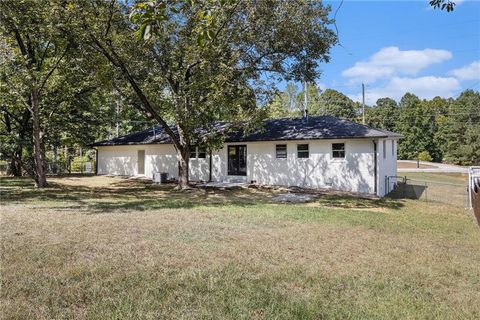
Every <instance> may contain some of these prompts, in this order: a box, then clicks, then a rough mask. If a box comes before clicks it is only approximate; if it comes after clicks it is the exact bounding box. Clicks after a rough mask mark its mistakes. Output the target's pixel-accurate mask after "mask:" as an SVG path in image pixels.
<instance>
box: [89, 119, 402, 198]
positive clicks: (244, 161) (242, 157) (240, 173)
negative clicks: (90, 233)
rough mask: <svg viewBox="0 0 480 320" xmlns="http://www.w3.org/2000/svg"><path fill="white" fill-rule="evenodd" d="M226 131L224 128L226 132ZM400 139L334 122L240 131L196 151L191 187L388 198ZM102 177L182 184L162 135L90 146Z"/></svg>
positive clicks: (155, 131)
mask: <svg viewBox="0 0 480 320" xmlns="http://www.w3.org/2000/svg"><path fill="white" fill-rule="evenodd" d="M222 125H223V124H219V126H222ZM401 137H402V136H401V135H399V134H397V133H393V132H389V131H385V130H379V129H373V128H370V127H367V126H364V125H361V124H358V123H354V122H350V121H346V120H342V119H339V118H335V117H332V116H320V117H309V118H308V119H307V118H285V119H276V120H267V121H265V122H264V128H263V129H262V130H260V131H258V132H254V133H251V134H244V133H243V130H241V129H240V130H236V131H233V132H231V133H229V134H228V135H227V136H226V139H225V143H224V145H223V147H222V148H221V149H220V150H215V151H212V152H211V153H209V152H207V150H203V149H200V148H198V147H196V148H194V150H192V152H191V155H190V180H192V181H195V180H197V181H229V182H253V183H257V184H262V185H282V186H300V187H306V188H331V189H334V190H342V191H351V192H357V193H364V194H376V195H378V196H384V195H385V193H386V190H387V186H386V183H387V178H386V177H388V176H395V175H396V174H397V140H398V139H400V138H401ZM92 146H94V147H96V149H97V174H108V175H123V176H135V175H145V176H149V177H151V176H152V174H153V173H154V172H162V173H168V175H169V177H170V178H177V177H178V161H177V155H176V152H175V148H174V146H173V144H172V142H171V140H170V138H169V136H168V135H167V134H166V133H165V132H164V130H163V129H162V128H161V127H156V128H151V129H148V130H144V131H140V132H137V133H133V134H129V135H125V136H122V137H118V138H115V139H112V140H106V141H99V142H95V143H93V144H92Z"/></svg>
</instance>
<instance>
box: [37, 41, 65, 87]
mask: <svg viewBox="0 0 480 320" xmlns="http://www.w3.org/2000/svg"><path fill="white" fill-rule="evenodd" d="M69 49H70V45H68V44H67V47H66V48H65V50H64V51H63V53H62V55H61V56H60V58H58V60H57V61H56V62H55V64H54V65H53V68H52V69H51V70H50V72H49V73H48V74H47V76H46V77H45V79H43V81H42V84H41V85H40V88H39V89H38V93H39V94H40V93H41V92H42V89H43V87H44V86H45V84H46V83H47V81H48V79H49V78H50V76H51V75H52V74H53V72H54V71H55V70H56V69H57V68H58V65H59V64H60V61H62V59H63V57H65V55H66V54H67V52H68V50H69Z"/></svg>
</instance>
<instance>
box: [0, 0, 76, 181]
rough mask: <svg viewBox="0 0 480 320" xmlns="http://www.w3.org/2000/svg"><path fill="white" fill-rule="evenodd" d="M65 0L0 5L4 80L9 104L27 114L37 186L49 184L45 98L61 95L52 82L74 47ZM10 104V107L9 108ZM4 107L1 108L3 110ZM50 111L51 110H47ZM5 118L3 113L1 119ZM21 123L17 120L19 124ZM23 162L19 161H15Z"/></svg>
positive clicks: (8, 2)
mask: <svg viewBox="0 0 480 320" xmlns="http://www.w3.org/2000/svg"><path fill="white" fill-rule="evenodd" d="M66 7H67V4H66V2H64V1H51V2H49V3H48V4H46V3H44V2H43V1H33V0H30V1H17V0H16V1H13V0H5V1H2V4H1V10H0V18H1V24H0V32H1V37H2V38H1V39H2V46H3V49H4V50H2V53H3V54H7V55H8V56H7V57H5V56H4V57H2V59H1V62H2V70H1V71H0V72H1V77H2V82H3V83H4V85H5V86H6V87H7V94H8V95H9V96H14V97H15V98H11V97H10V98H9V99H8V101H9V102H12V103H14V104H16V105H17V107H16V108H18V105H19V104H20V105H22V107H23V108H24V109H25V110H28V113H29V115H30V119H28V122H30V123H31V128H32V130H31V140H32V144H33V155H34V156H33V159H34V165H33V167H32V174H33V175H34V178H35V182H36V185H37V187H45V186H47V180H46V174H45V140H44V138H45V122H43V121H42V119H43V118H44V117H45V116H46V114H47V112H46V110H45V109H46V108H47V107H48V104H47V103H45V101H44V99H45V97H46V96H47V95H50V96H51V95H53V94H61V92H54V90H51V89H52V87H51V86H52V79H53V77H54V76H55V74H56V72H57V70H58V68H59V67H60V66H61V65H62V64H63V63H64V62H65V61H66V60H67V57H68V56H69V54H70V53H71V51H72V49H73V47H74V44H73V42H72V39H71V38H70V37H69V36H68V34H67V33H66V32H65V31H64V29H65V25H66V24H67V23H68V20H69V19H70V18H71V16H70V15H69V14H68V11H67V10H66ZM11 107H12V106H11V105H10V109H11ZM6 108H7V106H6V107H5V109H6ZM49 112H55V110H53V111H52V110H50V111H49ZM5 114H8V111H6V113H5V112H4V115H5ZM20 121H21V120H20ZM18 160H19V161H21V158H18Z"/></svg>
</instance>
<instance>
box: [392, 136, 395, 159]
mask: <svg viewBox="0 0 480 320" xmlns="http://www.w3.org/2000/svg"><path fill="white" fill-rule="evenodd" d="M394 156H395V140H392V157H394Z"/></svg>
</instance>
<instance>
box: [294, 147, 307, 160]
mask: <svg viewBox="0 0 480 320" xmlns="http://www.w3.org/2000/svg"><path fill="white" fill-rule="evenodd" d="M301 144H306V145H307V147H308V157H306V158H300V157H299V156H298V146H299V145H301ZM300 152H305V151H300ZM295 154H296V157H297V159H299V160H307V159H310V143H297V151H296V153H295Z"/></svg>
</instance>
